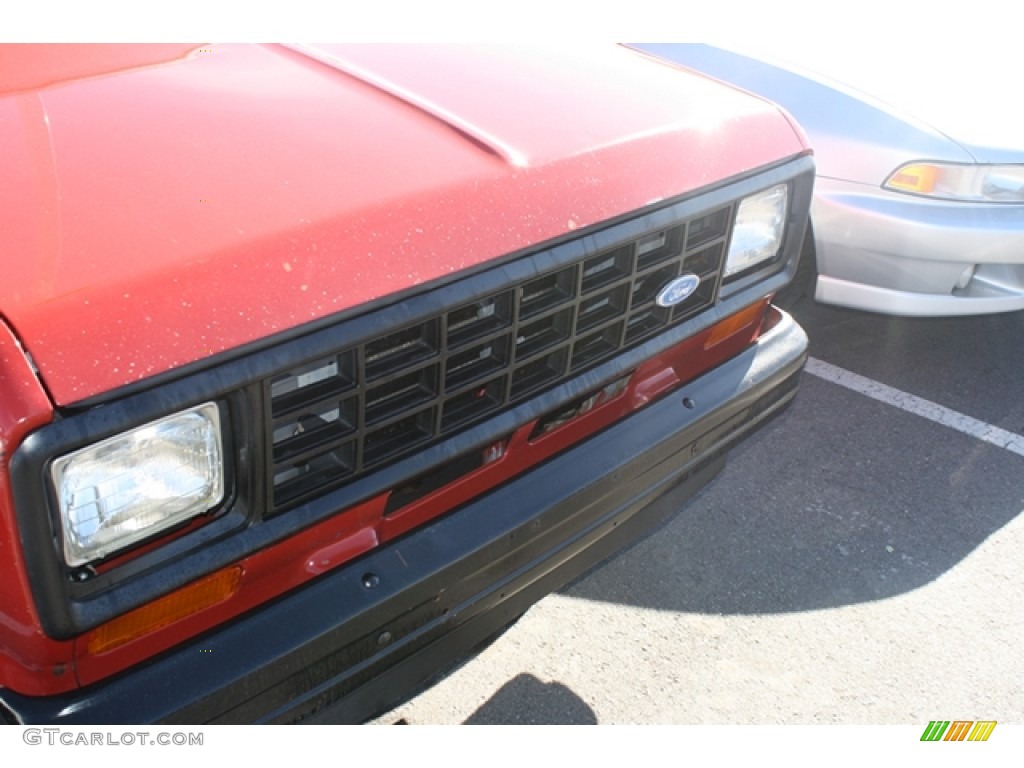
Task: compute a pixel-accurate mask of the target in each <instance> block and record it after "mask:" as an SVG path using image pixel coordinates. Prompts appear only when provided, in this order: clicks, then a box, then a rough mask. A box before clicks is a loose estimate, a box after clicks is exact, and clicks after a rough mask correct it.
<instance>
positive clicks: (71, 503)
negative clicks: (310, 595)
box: [50, 403, 224, 566]
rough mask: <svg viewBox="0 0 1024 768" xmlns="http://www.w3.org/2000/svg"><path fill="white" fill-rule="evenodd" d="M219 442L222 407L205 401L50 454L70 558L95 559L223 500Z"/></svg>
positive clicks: (81, 561)
mask: <svg viewBox="0 0 1024 768" xmlns="http://www.w3.org/2000/svg"><path fill="white" fill-rule="evenodd" d="M222 446H223V441H222V440H221V429H220V412H219V409H218V408H217V405H216V404H215V403H205V404H203V405H200V406H197V407H195V408H191V409H189V410H187V411H182V412H181V413H177V414H175V415H173V416H168V417H167V418H164V419H160V420H159V421H153V422H150V423H149V424H145V425H143V426H141V427H138V428H136V429H133V430H131V431H130V432H125V433H123V434H120V435H116V436H115V437H111V438H108V439H106V440H104V441H102V442H99V443H96V444H95V445H91V446H89V447H87V448H82V449H81V450H78V451H75V452H74V453H70V454H68V455H67V456H62V457H60V458H59V459H57V460H56V461H54V462H53V465H52V467H51V470H50V472H51V477H52V479H53V485H54V488H55V489H56V492H57V499H58V502H59V505H60V520H61V526H62V528H63V532H64V557H65V558H66V560H67V563H68V565H72V566H78V565H84V564H85V563H88V562H91V561H93V560H98V559H99V558H101V557H105V556H106V555H108V554H110V553H112V552H116V551H117V550H120V549H123V548H125V547H127V546H129V545H130V544H134V543H135V542H138V541H141V540H142V539H145V538H148V537H149V536H152V535H153V534H154V533H158V532H159V531H162V530H165V529H167V528H169V527H171V526H173V525H175V524H177V523H180V522H182V521H184V520H187V519H189V518H191V517H194V516H196V515H199V514H202V513H203V512H206V511H207V510H209V509H211V508H212V507H214V506H216V505H217V504H218V503H220V501H221V499H222V498H223V496H224V459H223V447H222Z"/></svg>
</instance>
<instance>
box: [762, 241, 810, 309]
mask: <svg viewBox="0 0 1024 768" xmlns="http://www.w3.org/2000/svg"><path fill="white" fill-rule="evenodd" d="M817 280H818V259H817V256H816V255H815V251H814V231H813V229H812V228H811V223H810V222H808V223H807V231H806V232H804V242H803V245H801V247H800V263H799V264H798V265H797V268H796V274H795V275H794V276H793V281H792V282H791V283H790V284H789V285H787V286H786V287H785V288H783V289H782V290H781V291H779V292H778V293H776V294H775V299H774V300H773V301H772V303H773V304H775V306H777V307H780V308H781V309H785V310H789V309H792V308H793V307H794V306H796V305H797V304H798V303H800V302H801V301H803V300H805V299H808V300H812V299H814V287H815V284H816V283H817Z"/></svg>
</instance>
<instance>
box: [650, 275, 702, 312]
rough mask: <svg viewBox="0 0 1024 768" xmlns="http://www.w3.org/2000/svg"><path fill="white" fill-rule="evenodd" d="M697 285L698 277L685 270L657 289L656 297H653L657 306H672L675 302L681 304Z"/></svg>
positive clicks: (698, 282) (698, 283)
mask: <svg viewBox="0 0 1024 768" xmlns="http://www.w3.org/2000/svg"><path fill="white" fill-rule="evenodd" d="M698 285H700V278H699V277H697V276H696V275H695V274H693V273H691V272H687V273H686V274H685V275H681V276H679V277H677V278H676V279H675V280H673V281H672V282H671V283H669V284H668V285H666V286H665V287H664V288H662V289H661V290H660V291H658V298H656V299H655V302H656V303H657V304H658V306H659V307H674V306H675V305H676V304H682V303H683V302H684V301H686V299H687V298H689V296H690V295H691V294H692V293H693V292H694V291H696V290H697V286H698Z"/></svg>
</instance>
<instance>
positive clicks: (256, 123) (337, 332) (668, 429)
mask: <svg viewBox="0 0 1024 768" xmlns="http://www.w3.org/2000/svg"><path fill="white" fill-rule="evenodd" d="M4 57H6V59H7V61H8V62H9V63H10V62H12V61H16V62H17V63H18V64H19V66H18V67H17V68H16V71H17V72H18V73H19V74H18V77H10V78H9V79H8V81H7V82H4V83H2V85H3V89H4V90H3V95H0V141H2V142H3V144H4V146H6V147H8V151H9V153H10V154H11V156H12V162H11V163H9V164H8V165H7V167H6V168H5V170H4V172H3V173H4V176H3V178H2V180H0V207H2V209H3V210H4V211H5V212H6V213H5V216H7V217H9V218H8V225H7V226H6V227H5V229H4V234H3V237H4V254H5V255H4V258H5V275H6V279H5V285H4V288H3V289H2V290H0V313H2V316H3V321H4V322H3V324H2V325H0V447H2V453H0V457H2V460H3V467H2V469H3V471H2V473H0V713H2V715H3V716H4V717H6V718H7V719H10V720H12V721H15V722H25V723H28V722H66V723H97V722H108V723H129V722H178V723H185V722H189V723H197V722H287V721H295V720H300V719H305V720H310V719H314V720H315V719H317V718H329V719H331V720H332V721H339V720H341V721H360V720H363V719H365V718H367V717H369V716H372V715H373V714H376V713H378V712H380V711H381V710H382V709H384V708H386V707H388V706H390V705H393V704H394V703H396V702H397V701H399V700H401V698H403V697H404V696H406V695H408V693H409V692H411V691H413V690H415V689H416V688H417V687H418V686H420V685H422V684H423V683H424V681H426V680H428V679H430V678H431V677H432V676H435V675H436V674H437V673H438V672H439V671H440V670H443V669H444V668H446V667H447V666H450V665H451V664H453V663H455V662H456V661H458V660H459V659H460V658H462V657H464V656H465V655H466V654H467V653H470V652H471V651H472V649H473V648H474V647H476V646H478V645H479V644H480V643H481V642H483V641H484V640H485V639H486V638H488V637H490V636H492V635H493V634H494V633H495V632H497V631H499V630H500V629H501V628H502V627H504V626H506V625H507V624H508V623H509V622H510V621H512V620H514V619H515V618H516V617H517V616H518V615H520V614H521V613H522V612H523V611H525V610H526V609H527V608H528V607H529V606H530V605H531V604H532V603H534V602H536V601H537V600H538V599H540V598H541V597H542V596H543V595H545V594H547V593H548V592H550V591H552V590H554V589H557V588H559V587H560V586H561V585H563V584H565V583H566V582H567V581H568V580H570V579H572V578H574V577H575V576H576V575H578V574H580V573H582V572H583V571H584V570H586V569H587V568H589V567H592V566H593V565H595V564H597V563H599V562H601V561H602V560H603V559H605V558H606V557H608V556H609V555H611V554H612V553H614V552H615V551H616V550H617V549H619V548H621V547H622V546H625V545H626V544H628V543H630V542H631V541H634V540H635V539H636V538H638V537H639V536H642V535H644V534H645V533H646V532H648V531H650V530H652V529H654V528H655V527H656V526H657V525H658V524H659V523H660V522H661V520H660V519H659V516H660V515H663V514H664V512H663V511H659V507H657V506H651V505H650V502H651V501H652V500H653V499H655V498H656V497H657V496H659V495H660V494H662V493H664V492H665V491H666V490H668V489H669V488H670V487H675V486H678V485H680V484H681V485H682V486H684V487H685V488H686V489H687V490H688V491H690V492H696V491H697V490H698V489H699V488H700V487H701V486H702V485H703V484H705V483H706V482H707V481H708V480H709V479H710V478H711V477H712V476H713V475H714V473H715V472H716V471H717V470H718V469H719V468H720V467H721V465H722V462H723V460H724V456H725V453H726V452H727V450H728V448H729V447H730V446H732V445H734V444H735V443H736V442H737V441H738V440H740V439H742V438H743V436H745V435H746V434H748V433H749V432H750V431H752V430H753V429H755V428H756V427H758V426H759V425H760V424H762V423H763V422H764V421H765V420H767V419H768V418H770V417H771V416H773V415H775V414H776V413H778V412H779V411H780V410H781V409H782V408H783V407H784V406H785V405H786V404H788V402H789V401H790V400H791V398H792V397H793V395H794V394H795V392H796V387H797V383H798V377H799V372H800V369H801V367H802V365H803V361H804V359H805V357H806V337H805V336H804V335H803V332H802V331H801V330H800V329H799V327H798V326H797V325H796V324H795V323H794V322H793V321H792V319H790V318H789V317H788V316H786V315H785V314H783V313H781V312H779V311H778V310H776V309H775V308H773V307H772V306H771V305H770V303H769V300H770V297H771V295H772V294H773V293H774V292H775V291H776V290H778V289H779V288H781V287H783V286H784V285H785V284H786V283H787V282H788V281H789V279H790V277H791V276H792V274H793V273H794V271H795V269H796V260H797V259H798V257H799V244H800V242H801V238H802V235H803V230H804V227H805V226H806V221H807V209H808V205H809V202H810V194H811V186H812V180H813V162H812V160H811V157H810V152H809V150H808V148H807V146H806V143H805V141H804V139H803V137H802V135H801V134H800V132H799V131H798V130H796V129H794V127H793V126H792V125H791V124H790V122H789V121H788V120H787V119H786V117H785V116H784V115H782V114H781V113H780V112H779V111H778V110H777V109H776V108H775V107H774V106H772V105H770V104H768V103H766V102H763V101H760V100H758V99H755V98H753V97H751V96H749V95H747V94H742V93H739V92H737V91H733V90H731V89H728V88H726V87H724V86H721V85H720V84H718V83H715V82H712V81H710V80H707V79H704V78H701V77H699V76H697V75H694V74H692V73H686V72H683V71H680V70H675V69H673V68H670V67H667V66H665V65H662V64H660V63H657V62H655V61H652V60H650V59H647V58H646V57H644V56H642V55H640V54H637V53H635V52H632V51H629V50H625V49H613V50H611V51H603V50H601V51H598V50H589V49H588V50H570V51H551V50H537V49H505V48H502V49H495V48H483V49H461V48H441V47H429V46H428V47H425V48H415V47H405V46H399V47H384V48H375V47H367V46H354V47H343V46H319V47H294V46H293V47H281V46H196V47H157V48H153V47H144V48H135V47H120V46H114V47H112V48H111V47H76V46H71V47H56V48H47V47H41V46H14V47H10V48H8V49H6V50H3V51H0V60H2V59H3V58H4ZM8 71H14V70H8Z"/></svg>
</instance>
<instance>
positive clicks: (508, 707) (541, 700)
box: [465, 674, 597, 725]
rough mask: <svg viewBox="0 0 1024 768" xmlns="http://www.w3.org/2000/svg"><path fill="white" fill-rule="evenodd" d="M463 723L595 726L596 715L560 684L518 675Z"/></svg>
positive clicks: (527, 675) (531, 676) (526, 675)
mask: <svg viewBox="0 0 1024 768" xmlns="http://www.w3.org/2000/svg"><path fill="white" fill-rule="evenodd" d="M465 724H466V725H596V724H597V715H595V714H594V710H592V709H591V708H590V707H589V706H587V704H586V702H585V701H583V699H581V698H580V697H579V696H577V695H576V694H575V693H573V692H572V690H571V689H569V688H568V687H566V686H565V685H562V684H561V683H545V682H543V681H541V680H539V679H537V678H536V677H534V676H533V675H529V674H521V675H517V676H516V677H514V678H512V679H511V680H509V681H508V682H507V683H505V685H503V686H502V687H501V688H499V689H498V690H497V691H496V692H495V694H494V695H493V696H491V698H490V699H488V700H487V702H486V703H484V704H483V705H482V706H481V707H480V708H479V709H478V710H477V711H476V712H474V713H473V714H472V715H470V716H469V717H468V718H467V719H466V722H465Z"/></svg>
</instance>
